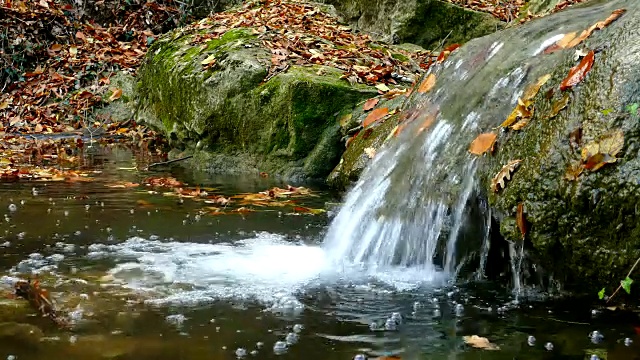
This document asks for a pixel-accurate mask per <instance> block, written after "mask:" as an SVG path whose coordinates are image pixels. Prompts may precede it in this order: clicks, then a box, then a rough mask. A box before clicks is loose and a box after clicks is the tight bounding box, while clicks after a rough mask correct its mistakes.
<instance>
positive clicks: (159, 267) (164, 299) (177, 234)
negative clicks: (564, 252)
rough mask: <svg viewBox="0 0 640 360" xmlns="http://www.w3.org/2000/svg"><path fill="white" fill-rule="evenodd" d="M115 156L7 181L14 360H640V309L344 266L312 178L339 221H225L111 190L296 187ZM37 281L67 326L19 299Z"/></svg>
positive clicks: (318, 216)
mask: <svg viewBox="0 0 640 360" xmlns="http://www.w3.org/2000/svg"><path fill="white" fill-rule="evenodd" d="M101 156H102V158H101V161H100V164H101V165H100V167H99V169H100V170H101V171H102V173H101V174H100V175H99V177H98V178H97V179H96V180H95V181H90V182H73V183H69V182H52V183H42V182H24V183H3V184H0V189H1V190H0V209H5V210H4V211H3V212H4V214H3V215H4V216H3V219H4V220H3V221H2V222H1V224H0V235H1V236H0V250H1V253H0V255H1V256H0V269H1V270H0V271H1V272H0V292H1V293H2V295H3V296H2V299H1V300H0V359H3V358H6V359H19V360H23V359H29V360H31V359H43V358H51V359H149V360H151V359H154V360H165V359H166V360H176V359H185V360H187V359H237V358H239V359H254V358H255V359H311V360H315V359H318V360H320V359H322V360H326V359H373V358H385V357H387V358H388V357H391V356H397V357H400V358H403V359H489V360H491V359H609V360H611V359H640V346H639V345H638V344H639V343H640V340H639V339H638V336H639V335H638V332H640V318H638V309H637V308H635V309H632V310H631V311H628V312H624V313H622V312H621V311H619V310H618V311H614V310H610V309H606V308H602V307H601V306H600V305H599V304H598V303H597V302H596V301H597V299H596V297H595V295H594V299H575V298H570V297H569V298H567V297H550V296H545V295H544V294H538V296H536V297H532V298H529V299H521V301H520V302H514V299H513V296H512V294H511V291H510V289H508V288H504V287H501V286H499V284H490V283H466V284H451V283H449V282H447V281H446V279H434V278H433V277H432V276H429V278H428V279H426V278H425V277H424V276H422V275H421V274H420V270H418V269H411V268H393V267H388V268H383V269H380V268H378V269H375V270H372V269H362V268H359V267H353V268H350V267H342V268H336V267H335V266H334V265H332V264H333V263H332V262H331V261H330V260H329V259H330V257H331V256H329V254H327V253H326V251H325V249H324V248H323V247H322V246H321V241H322V239H323V236H324V233H325V232H326V228H327V224H328V221H329V218H330V217H331V216H332V212H334V211H335V210H336V202H337V201H339V197H336V196H335V195H334V194H331V193H329V192H327V191H326V190H324V189H322V188H319V187H314V186H313V185H305V186H308V187H310V188H312V189H313V190H314V193H315V194H316V195H319V196H317V197H307V198H300V199H297V200H296V206H302V207H307V208H313V209H321V208H323V209H325V210H327V211H328V212H327V213H320V212H316V213H315V215H314V214H312V213H301V212H300V211H299V210H295V208H293V207H291V206H288V205H287V206H274V207H268V206H263V207H260V206H254V207H255V210H256V211H255V212H238V213H228V214H221V215H213V214H212V211H213V210H211V208H212V207H216V208H221V207H222V206H220V205H219V204H218V205H212V204H207V203H204V202H202V201H195V200H194V199H191V198H189V197H184V198H178V197H175V196H168V195H169V193H170V192H171V190H170V189H164V190H160V189H152V188H145V187H144V186H138V187H133V186H131V187H127V186H122V187H114V186H113V185H114V184H125V183H141V182H142V179H144V178H145V177H147V176H174V177H176V178H177V179H178V180H181V181H184V182H186V183H188V184H191V185H200V186H201V187H202V188H203V189H204V188H206V189H207V191H209V192H211V193H216V194H223V195H225V196H232V195H235V194H238V193H253V192H257V191H262V190H265V189H269V188H271V187H273V186H279V187H284V186H286V184H282V183H279V182H277V181H276V180H274V179H269V178H266V179H265V178H260V177H256V179H247V177H244V178H243V179H238V178H208V177H205V176H202V175H200V174H193V173H185V172H184V171H181V170H178V169H174V170H173V171H172V172H166V173H157V172H154V173H138V172H137V171H133V170H131V168H132V167H133V166H134V165H135V163H134V159H133V158H132V156H131V154H130V153H129V152H128V151H126V150H118V149H111V150H109V151H105V153H104V154H102V155H101ZM163 192H166V194H163ZM247 207H249V205H247ZM216 211H217V210H216ZM28 276H37V278H38V279H39V281H40V283H41V284H42V285H41V286H42V287H43V288H46V289H47V290H49V292H50V293H51V297H52V298H53V299H54V300H55V302H56V305H57V308H58V309H59V310H60V313H61V316H64V318H65V319H66V320H67V321H68V327H67V328H62V329H61V328H58V327H57V326H55V325H54V324H53V323H52V322H51V321H50V319H48V318H43V317H41V316H37V313H36V310H34V309H32V308H31V307H30V306H29V305H28V303H27V302H26V301H25V300H22V299H13V298H11V297H10V294H11V293H12V285H13V283H14V282H15V281H16V280H17V279H25V278H27V277H28ZM592 300H593V301H592ZM470 335H477V336H481V337H485V338H487V339H488V340H489V341H490V342H491V343H493V344H495V345H497V346H498V347H499V348H500V349H499V350H494V351H491V350H482V349H475V348H473V347H471V346H469V345H466V344H465V342H464V340H463V337H464V336H470Z"/></svg>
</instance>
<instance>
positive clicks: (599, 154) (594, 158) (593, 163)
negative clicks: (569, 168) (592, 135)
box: [581, 130, 624, 171]
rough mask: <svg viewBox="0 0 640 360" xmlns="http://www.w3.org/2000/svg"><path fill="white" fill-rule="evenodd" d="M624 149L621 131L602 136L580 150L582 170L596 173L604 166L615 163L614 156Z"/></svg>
mask: <svg viewBox="0 0 640 360" xmlns="http://www.w3.org/2000/svg"><path fill="white" fill-rule="evenodd" d="M623 147H624V133H623V132H622V130H614V131H611V132H609V133H607V134H605V135H602V136H601V137H600V138H598V139H597V140H596V141H593V142H591V143H588V144H586V145H585V146H584V147H583V148H582V153H581V157H582V162H583V163H584V168H585V169H587V170H590V171H597V170H598V169H600V168H601V167H603V166H604V165H606V164H612V163H615V162H616V161H617V158H616V155H618V153H620V151H622V148H623Z"/></svg>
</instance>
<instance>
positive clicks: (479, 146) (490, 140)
mask: <svg viewBox="0 0 640 360" xmlns="http://www.w3.org/2000/svg"><path fill="white" fill-rule="evenodd" d="M497 138H498V134H496V133H493V132H490V133H484V134H480V135H478V137H476V138H475V139H474V140H473V141H472V142H471V145H469V152H470V153H472V154H474V155H482V154H484V153H486V152H487V151H489V152H492V151H493V146H494V144H495V143H496V139H497Z"/></svg>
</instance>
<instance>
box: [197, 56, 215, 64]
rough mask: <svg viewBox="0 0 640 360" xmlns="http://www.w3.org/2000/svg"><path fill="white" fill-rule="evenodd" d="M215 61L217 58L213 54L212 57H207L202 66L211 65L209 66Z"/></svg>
mask: <svg viewBox="0 0 640 360" xmlns="http://www.w3.org/2000/svg"><path fill="white" fill-rule="evenodd" d="M215 61H216V56H215V55H213V54H211V55H209V56H207V58H206V59H204V60H202V62H201V63H200V64H202V65H209V64H212V63H213V62H215Z"/></svg>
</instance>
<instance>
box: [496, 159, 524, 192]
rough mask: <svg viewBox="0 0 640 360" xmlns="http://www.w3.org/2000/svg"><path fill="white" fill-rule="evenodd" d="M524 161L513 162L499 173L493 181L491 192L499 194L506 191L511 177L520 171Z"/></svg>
mask: <svg viewBox="0 0 640 360" xmlns="http://www.w3.org/2000/svg"><path fill="white" fill-rule="evenodd" d="M521 162H522V160H511V161H509V162H508V163H507V164H506V165H505V166H503V167H502V169H500V171H498V173H497V174H496V176H494V177H493V179H491V190H493V191H494V192H496V193H497V192H499V191H500V190H501V189H504V188H505V186H506V183H507V181H509V180H511V175H512V174H513V173H514V172H515V171H516V170H517V169H518V167H519V166H520V163H521Z"/></svg>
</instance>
